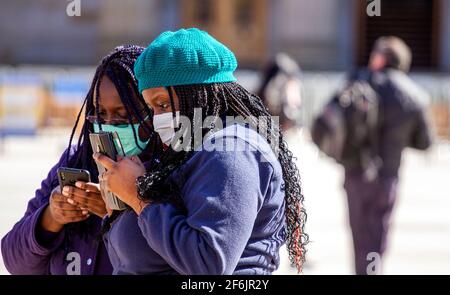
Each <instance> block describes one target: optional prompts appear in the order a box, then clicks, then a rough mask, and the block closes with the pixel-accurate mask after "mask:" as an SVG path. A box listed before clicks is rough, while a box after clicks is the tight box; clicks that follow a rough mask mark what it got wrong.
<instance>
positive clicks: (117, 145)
mask: <svg viewBox="0 0 450 295" xmlns="http://www.w3.org/2000/svg"><path fill="white" fill-rule="evenodd" d="M89 140H90V141H91V146H92V150H93V151H94V153H95V152H97V153H101V154H104V155H106V156H107V157H109V158H110V159H112V160H114V161H116V160H117V156H119V155H120V156H124V155H125V153H124V151H123V147H122V143H121V142H120V138H119V136H118V135H117V132H107V131H100V132H98V133H91V134H89ZM97 168H98V173H99V175H100V174H102V173H103V172H105V171H106V168H105V167H103V165H101V164H99V163H97ZM102 194H103V195H104V197H105V202H106V205H107V206H108V207H109V208H110V209H112V210H125V209H127V208H128V206H127V205H126V204H125V203H124V202H122V200H120V199H119V198H118V197H117V196H116V195H114V194H113V193H112V192H110V191H104V190H102Z"/></svg>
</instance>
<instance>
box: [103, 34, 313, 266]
mask: <svg viewBox="0 0 450 295" xmlns="http://www.w3.org/2000/svg"><path fill="white" fill-rule="evenodd" d="M236 67H237V61H236V59H235V56H234V54H233V53H232V52H231V51H230V50H229V49H228V48H226V47H225V46H224V45H223V44H221V43H220V42H218V41H217V40H215V39H214V38H213V37H211V36H210V35H208V34H207V33H206V32H204V31H200V30H198V29H187V30H186V29H182V30H179V31H176V32H165V33H162V34H161V35H160V36H159V37H158V38H157V39H155V41H153V42H152V43H151V44H150V45H149V47H147V49H146V50H145V51H144V52H143V53H142V55H141V56H140V57H139V59H138V60H137V62H136V65H135V68H134V69H135V74H136V77H137V79H138V81H139V90H140V91H141V92H142V94H143V96H144V98H145V100H146V102H147V103H148V104H149V105H150V106H151V108H152V110H153V112H154V118H153V126H154V128H155V131H156V132H158V133H159V135H160V137H161V139H162V141H163V142H164V144H165V146H166V149H165V151H164V152H163V154H162V155H161V157H160V158H159V159H158V160H159V161H158V162H157V163H155V164H153V165H151V166H147V168H146V167H144V166H143V165H142V164H139V163H136V161H132V160H130V159H127V158H124V159H122V160H120V161H117V162H115V161H112V160H111V159H109V158H107V157H106V156H103V155H99V154H95V155H94V157H95V159H96V160H97V161H98V162H100V163H101V164H103V165H104V166H106V167H107V168H108V171H107V172H106V173H104V174H103V175H101V176H100V179H101V180H103V181H105V183H106V187H107V188H108V189H109V190H110V191H112V192H114V193H115V194H117V195H118V197H119V198H121V199H122V201H124V202H125V203H127V204H128V205H129V207H130V209H129V210H126V211H124V212H123V213H122V214H120V216H118V217H117V216H116V218H111V217H110V218H109V221H108V222H105V226H110V228H108V229H109V231H108V233H107V234H106V235H105V241H106V242H107V249H108V253H109V256H110V258H111V262H112V264H113V267H114V273H115V274H155V273H158V274H188V275H193V274H271V273H272V272H273V271H275V270H276V269H277V268H278V266H279V263H280V259H279V249H280V247H281V245H282V244H284V243H285V242H287V248H288V251H289V257H290V258H291V261H292V263H294V264H295V265H296V266H297V267H298V269H299V271H300V270H301V267H302V263H303V260H304V254H305V244H306V243H307V235H306V234H305V233H304V231H303V226H304V222H305V218H306V216H305V211H304V208H303V205H302V201H303V196H302V192H301V187H300V183H299V182H300V177H299V173H298V170H297V168H296V165H295V164H294V162H293V160H292V153H291V152H290V151H289V149H288V148H287V146H286V143H285V142H284V140H283V138H282V135H281V133H280V131H279V129H278V128H274V129H270V130H269V132H268V133H267V134H266V135H262V134H259V133H258V132H257V130H258V122H255V121H254V120H253V119H255V118H257V120H259V123H263V125H265V126H268V127H269V128H270V126H272V127H273V126H276V124H275V122H274V121H273V120H272V118H271V117H270V115H269V113H268V111H267V109H266V107H265V106H264V105H263V104H262V102H261V100H260V99H259V98H258V97H257V96H255V95H253V94H251V93H249V92H248V91H247V90H245V89H244V88H243V87H242V86H240V85H239V84H237V83H236V82H235V81H236V79H235V78H234V75H233V72H234V70H235V69H236ZM196 113H197V114H198V113H200V114H201V118H203V119H205V118H206V117H210V118H212V119H213V120H212V121H209V123H208V124H207V123H206V121H205V122H203V121H200V122H199V121H197V120H196V115H195V114H196ZM225 117H232V118H236V119H237V117H241V118H244V119H248V120H249V121H248V122H250V123H249V124H239V123H230V124H226V126H225V123H224V121H223V120H224V119H225ZM227 119H228V118H227ZM181 122H184V123H182V124H181V125H179V123H181ZM220 122H222V123H220ZM174 123H175V124H174ZM183 125H184V126H183ZM260 127H262V125H260ZM178 130H179V131H182V132H186V133H185V134H187V135H194V136H185V137H183V140H182V142H180V141H178V140H176V139H177V136H178V135H180V133H179V132H177V131H178ZM197 131H200V139H203V140H201V141H200V142H196V141H195V137H196V136H195V133H196V132H197ZM178 144H182V145H184V147H185V148H183V149H181V150H180V149H179V145H178ZM271 144H272V145H273V146H271ZM114 219H115V220H114ZM113 220H114V223H112V221H113Z"/></svg>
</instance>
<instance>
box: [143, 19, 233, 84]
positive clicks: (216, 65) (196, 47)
mask: <svg viewBox="0 0 450 295" xmlns="http://www.w3.org/2000/svg"><path fill="white" fill-rule="evenodd" d="M236 67H237V61H236V57H235V56H234V54H233V52H231V50H229V49H228V48H227V47H226V46H225V45H223V44H222V43H220V42H219V41H217V40H216V39H214V38H213V37H211V36H210V35H209V34H208V33H207V32H205V31H201V30H199V29H196V28H191V29H181V30H178V31H176V32H171V31H167V32H164V33H162V34H161V35H159V36H158V37H157V38H156V39H155V40H154V41H153V42H152V43H151V44H150V45H149V46H148V47H147V48H146V49H145V50H144V52H143V53H142V54H141V55H140V56H139V58H138V59H137V61H136V63H135V65H134V72H135V76H136V79H137V80H138V85H139V91H140V92H142V91H143V90H145V89H148V88H154V87H167V86H176V85H191V84H211V83H225V82H234V81H236V78H235V77H234V76H233V72H234V71H235V70H236Z"/></svg>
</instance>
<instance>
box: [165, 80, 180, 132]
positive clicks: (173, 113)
mask: <svg viewBox="0 0 450 295" xmlns="http://www.w3.org/2000/svg"><path fill="white" fill-rule="evenodd" d="M166 89H167V91H168V92H169V98H170V108H171V109H172V118H173V120H174V122H175V124H176V126H175V128H174V130H175V132H177V131H178V130H180V122H178V124H177V121H176V118H177V114H176V111H175V101H174V99H173V92H172V87H170V86H169V87H166Z"/></svg>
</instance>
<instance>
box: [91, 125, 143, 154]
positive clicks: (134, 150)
mask: <svg viewBox="0 0 450 295" xmlns="http://www.w3.org/2000/svg"><path fill="white" fill-rule="evenodd" d="M93 125H94V132H99V131H100V127H99V125H98V124H97V123H94V124H93ZM139 125H140V123H137V124H131V125H130V124H128V125H117V126H116V125H108V124H102V130H103V131H107V132H117V135H118V136H119V138H120V142H121V143H122V147H123V151H124V152H125V156H136V155H139V154H140V153H142V150H144V149H145V148H146V146H147V144H148V142H149V141H150V140H147V141H142V140H141V139H140V138H139V132H138V130H139ZM132 128H134V130H135V131H136V139H137V143H138V144H139V147H141V149H142V150H141V149H140V148H139V147H138V146H137V145H136V140H135V139H134V134H133V129H132Z"/></svg>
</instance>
